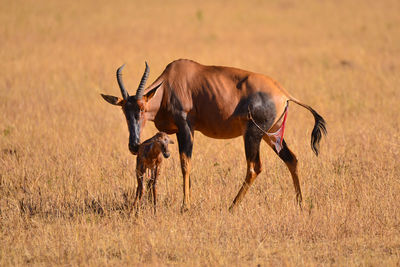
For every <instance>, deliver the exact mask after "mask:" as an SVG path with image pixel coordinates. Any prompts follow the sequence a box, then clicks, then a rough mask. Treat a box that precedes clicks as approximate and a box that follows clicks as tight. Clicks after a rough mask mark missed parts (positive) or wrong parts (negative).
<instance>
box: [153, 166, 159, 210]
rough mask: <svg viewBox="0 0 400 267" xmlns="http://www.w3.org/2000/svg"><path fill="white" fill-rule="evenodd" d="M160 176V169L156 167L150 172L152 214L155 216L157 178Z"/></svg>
mask: <svg viewBox="0 0 400 267" xmlns="http://www.w3.org/2000/svg"><path fill="white" fill-rule="evenodd" d="M159 175H160V167H159V166H156V168H155V169H154V170H152V180H153V183H152V193H153V208H154V214H156V211H157V178H158V176H159Z"/></svg>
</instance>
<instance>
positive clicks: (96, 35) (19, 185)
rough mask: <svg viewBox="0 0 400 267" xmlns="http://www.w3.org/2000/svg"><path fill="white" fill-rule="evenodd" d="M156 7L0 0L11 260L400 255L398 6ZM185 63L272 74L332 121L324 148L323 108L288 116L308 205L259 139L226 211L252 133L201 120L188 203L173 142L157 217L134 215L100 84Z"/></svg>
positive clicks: (0, 180) (346, 259)
mask: <svg viewBox="0 0 400 267" xmlns="http://www.w3.org/2000/svg"><path fill="white" fill-rule="evenodd" d="M148 2H149V1H136V2H134V1H130V2H124V1H120V2H115V1H83V0H81V1H33V0H28V1H1V3H0V5H1V8H0V24H1V25H2V27H0V40H1V41H0V59H1V60H0V68H1V73H0V149H1V150H0V265H1V266H5V265H25V264H29V265H30V264H33V265H53V264H56V265H64V264H65V265H67V264H68V265H69V264H71V265H80V264H83V265H94V266H98V265H139V264H140V265H142V264H147V265H164V264H178V265H213V266H214V265H231V264H233V265H257V264H261V265H278V266H279V265H292V266H298V265H307V266H312V265H342V266H343V265H346V266H348V265H363V266H365V265H381V264H383V265H399V264H400V212H399V211H400V167H399V166H400V164H399V156H400V155H399V151H400V135H399V127H400V116H399V114H398V111H399V106H398V105H399V100H400V90H399V87H400V75H399V73H400V63H399V62H400V28H399V27H398V26H399V25H400V15H399V12H398V11H399V10H400V2H399V1H398V0H393V1H361V0H360V1H308V0H307V1H301V3H300V2H295V1H290V0H289V1H275V0H273V1H257V0H254V1H253V0H252V1H246V3H245V1H240V2H239V1H233V2H226V1H224V2H220V3H215V2H214V1H202V2H201V3H197V2H194V1H193V2H189V1H167V2H166V1H154V2H152V3H148ZM176 58H191V59H194V60H197V61H200V62H202V63H205V64H217V65H230V66H236V67H239V68H244V69H249V70H254V71H257V72H261V73H265V74H268V75H270V76H272V77H274V78H275V79H277V80H278V81H280V82H281V83H282V84H283V85H284V86H285V87H286V88H287V89H288V90H289V91H290V92H291V93H292V94H293V95H295V96H296V97H298V98H299V99H302V100H303V101H304V102H306V103H308V104H310V105H311V106H313V107H314V108H315V109H316V110H318V111H319V112H320V113H321V114H322V115H323V116H324V117H325V119H326V120H327V122H328V130H329V136H328V138H326V139H324V140H323V142H322V151H321V156H320V157H318V158H316V157H315V156H314V155H313V154H312V151H311V149H310V147H309V135H310V132H311V129H312V126H313V119H312V116H311V114H309V112H308V111H306V110H304V109H302V108H300V107H297V106H295V105H292V106H291V108H290V111H289V112H290V113H289V118H288V127H287V132H286V138H287V141H288V144H289V145H290V147H291V148H292V149H293V151H294V152H295V153H296V155H297V156H298V158H299V162H300V166H299V167H300V175H301V186H302V189H303V196H304V199H305V201H304V208H303V212H300V211H299V209H298V208H297V207H296V205H295V194H294V189H293V185H292V181H291V178H290V175H289V172H288V171H287V169H286V167H285V166H284V164H283V163H282V162H281V161H280V160H279V159H278V158H277V157H276V156H275V155H274V154H273V153H272V151H271V150H270V149H269V148H267V146H266V145H265V144H262V147H261V150H262V152H261V153H262V161H263V164H264V172H263V173H262V174H261V175H260V176H259V177H258V179H257V180H256V182H255V184H254V185H253V186H252V188H251V190H250V191H249V193H248V194H247V195H246V197H245V199H244V201H243V202H242V204H241V206H240V208H239V209H238V211H237V212H236V213H234V214H230V213H229V212H228V211H227V207H228V206H229V205H230V203H231V201H232V199H233V198H234V196H235V195H236V193H237V191H238V189H239V187H240V185H241V183H242V182H243V180H244V174H245V158H244V152H243V150H244V149H243V142H242V140H241V138H238V139H233V140H225V141H221V140H213V139H209V138H206V137H204V136H202V135H201V134H200V133H196V137H195V139H196V140H195V148H194V162H193V174H192V177H193V182H194V184H193V187H194V189H193V190H194V191H193V192H194V196H193V203H194V204H193V208H192V209H191V211H189V212H187V213H185V214H180V213H179V208H180V205H181V200H182V188H181V187H182V181H181V174H180V169H179V164H178V162H179V159H178V153H177V146H176V145H175V146H171V149H172V150H173V151H172V157H171V159H168V160H166V161H164V165H163V169H162V177H161V179H160V184H159V192H160V193H159V199H160V202H159V207H158V211H159V213H158V215H157V216H153V215H152V213H151V209H147V210H144V211H143V213H142V216H141V217H140V218H137V219H136V218H134V217H129V216H128V215H127V212H126V210H127V209H126V207H127V205H128V204H129V200H130V196H131V194H132V190H133V189H134V188H135V186H136V185H135V184H136V181H135V178H134V169H135V159H134V157H133V156H132V155H130V154H129V152H128V149H127V144H128V131H127V128H126V124H125V121H124V119H123V115H122V112H121V111H120V110H119V109H118V108H113V107H112V106H110V105H108V104H107V103H105V102H104V101H103V100H102V99H101V98H100V96H99V93H100V92H106V93H110V94H119V90H118V89H117V84H116V80H115V74H114V73H115V70H116V68H117V67H118V66H119V65H121V64H122V63H128V64H127V68H126V69H125V82H126V84H127V86H128V87H129V88H132V89H133V88H135V87H136V85H137V83H138V79H139V77H140V75H141V74H142V71H143V66H144V64H143V62H144V60H148V62H149V63H150V67H151V74H150V80H154V79H155V78H156V77H157V75H159V74H160V73H161V71H162V70H163V69H164V67H165V66H166V64H167V63H169V62H170V61H172V60H174V59H176ZM155 131H156V130H155V128H154V126H153V124H151V123H149V124H148V125H147V126H146V130H145V136H144V138H147V137H150V136H151V135H152V134H154V133H155ZM174 138H175V137H174Z"/></svg>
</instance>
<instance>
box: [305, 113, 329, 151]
mask: <svg viewBox="0 0 400 267" xmlns="http://www.w3.org/2000/svg"><path fill="white" fill-rule="evenodd" d="M309 110H310V111H311V113H312V114H313V116H314V119H315V124H314V129H313V130H312V133H311V149H312V151H314V153H315V155H317V156H318V150H319V142H320V141H321V138H322V133H323V134H324V135H326V134H327V133H328V131H327V130H326V122H325V120H324V118H322V117H321V116H320V115H319V114H318V113H317V112H316V111H315V110H314V109H312V108H310V109H309Z"/></svg>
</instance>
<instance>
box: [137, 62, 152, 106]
mask: <svg viewBox="0 0 400 267" xmlns="http://www.w3.org/2000/svg"><path fill="white" fill-rule="evenodd" d="M145 64H146V68H145V70H144V73H143V76H142V80H141V81H140V84H139V87H138V89H137V91H136V98H137V99H141V98H142V97H143V90H144V86H145V84H146V81H147V78H149V72H150V68H149V65H147V62H145Z"/></svg>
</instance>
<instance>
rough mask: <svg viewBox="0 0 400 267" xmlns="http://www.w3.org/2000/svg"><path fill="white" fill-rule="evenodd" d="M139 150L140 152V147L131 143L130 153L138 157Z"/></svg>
mask: <svg viewBox="0 0 400 267" xmlns="http://www.w3.org/2000/svg"><path fill="white" fill-rule="evenodd" d="M138 150H139V145H136V144H132V143H129V151H130V152H131V153H132V154H133V155H137V153H138Z"/></svg>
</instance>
